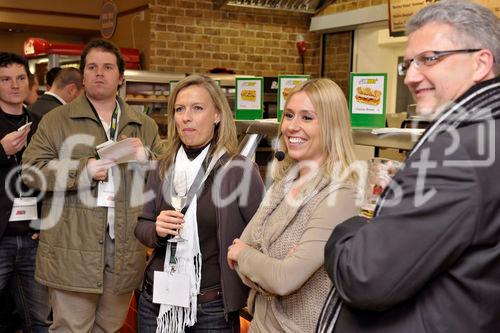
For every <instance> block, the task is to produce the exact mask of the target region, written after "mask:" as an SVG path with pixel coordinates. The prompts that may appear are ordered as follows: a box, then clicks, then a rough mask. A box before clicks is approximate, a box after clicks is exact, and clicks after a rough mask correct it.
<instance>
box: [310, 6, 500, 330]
mask: <svg viewBox="0 0 500 333" xmlns="http://www.w3.org/2000/svg"><path fill="white" fill-rule="evenodd" d="M407 32H408V45H407V49H406V53H405V58H404V59H405V60H404V62H403V63H402V64H401V65H400V68H399V69H400V73H401V74H406V78H405V83H406V85H407V86H408V88H409V89H410V91H411V92H412V94H413V96H414V98H415V100H416V103H417V111H418V112H419V113H420V114H425V115H427V116H429V117H430V119H432V122H431V125H430V127H429V128H428V129H427V131H426V132H425V133H424V134H423V136H422V137H421V139H420V140H419V142H418V143H417V144H416V146H415V147H414V148H413V150H412V151H411V153H410V155H409V157H408V159H407V161H406V162H405V165H404V167H403V168H402V169H401V170H400V171H399V172H398V173H397V174H396V175H395V177H394V179H393V180H392V182H391V183H390V184H389V186H388V188H387V189H386V190H385V192H384V193H383V194H382V197H381V199H380V200H379V202H378V206H377V208H376V211H375V217H374V219H373V220H372V221H371V222H370V223H366V222H365V221H363V219H361V218H353V219H350V220H347V221H345V222H344V223H342V224H340V225H339V226H338V227H337V228H336V229H335V230H334V232H333V234H332V236H331V238H330V239H329V241H328V244H327V246H326V248H325V265H326V268H327V270H328V273H329V275H330V277H331V278H332V280H333V281H334V284H335V286H336V288H337V293H338V295H339V296H340V299H341V300H342V301H343V305H342V306H341V307H340V312H338V311H337V310H338V307H337V308H336V309H335V308H334V309H330V310H331V311H330V314H328V313H324V316H323V321H322V322H320V327H319V331H320V332H327V331H335V332H343V333H345V332H347V333H349V332H356V333H362V332H380V333H382V332H383V333H413V332H415V333H417V332H418V333H421V332H447V333H448V332H453V333H460V332H463V333H479V332H483V333H486V332H488V333H491V332H500V315H499V314H500V302H499V300H500V265H499V261H500V242H499V235H500V211H499V207H500V188H499V187H498V183H497V180H498V179H499V177H500V158H497V156H500V139H498V138H496V135H498V134H496V133H500V79H499V78H498V73H499V67H498V61H499V60H500V25H499V20H498V18H497V17H495V15H494V14H493V13H492V12H491V11H489V10H488V9H486V8H484V7H481V6H479V5H477V4H473V3H471V2H468V1H457V0H454V1H448V0H444V1H440V2H438V3H436V4H433V5H430V6H428V7H425V8H423V9H422V10H421V11H419V12H418V13H417V14H416V15H415V16H413V17H412V18H411V19H410V20H409V21H408V23H407ZM495 60H496V61H497V62H495ZM333 299H335V297H333ZM327 308H328V307H326V308H325V309H327ZM328 318H330V319H328ZM335 321H336V322H335Z"/></svg>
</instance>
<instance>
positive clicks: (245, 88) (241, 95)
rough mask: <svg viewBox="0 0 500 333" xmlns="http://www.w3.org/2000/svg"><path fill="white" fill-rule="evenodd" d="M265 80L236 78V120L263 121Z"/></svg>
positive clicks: (259, 78)
mask: <svg viewBox="0 0 500 333" xmlns="http://www.w3.org/2000/svg"><path fill="white" fill-rule="evenodd" d="M263 96H264V78H262V77H252V78H247V77H246V78H240V77H237V78H236V98H235V101H236V107H235V110H236V111H235V113H236V119H242V120H253V119H262V104H263V103H262V100H263Z"/></svg>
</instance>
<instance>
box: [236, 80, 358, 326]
mask: <svg viewBox="0 0 500 333" xmlns="http://www.w3.org/2000/svg"><path fill="white" fill-rule="evenodd" d="M278 140H279V146H280V147H283V148H284V150H285V153H286V157H285V159H284V160H283V161H281V162H279V163H277V167H276V169H275V171H274V183H273V185H272V187H271V188H270V189H269V191H268V193H267V194H266V198H265V199H264V201H263V203H262V205H261V206H260V208H259V210H258V211H257V213H256V214H255V216H254V217H253V219H252V220H251V222H250V223H249V225H248V226H247V227H246V228H245V231H244V232H243V234H242V235H241V239H235V240H234V242H233V244H232V245H231V246H230V247H229V253H228V262H229V264H230V266H231V267H232V268H236V270H237V271H238V273H239V274H240V276H241V278H242V279H243V282H245V283H246V284H247V285H248V286H250V287H251V288H252V290H251V292H250V297H249V301H248V306H249V308H250V311H251V312H253V320H252V322H251V324H250V332H312V331H313V330H314V327H315V326H316V322H317V320H318V317H319V314H320V310H321V306H322V305H323V302H324V301H325V299H326V296H327V294H328V291H329V290H330V289H331V287H332V283H331V281H330V279H329V278H328V276H327V274H326V271H325V269H324V266H323V263H324V258H323V255H322V253H323V249H324V246H325V243H326V240H327V239H328V237H329V235H330V233H331V232H332V229H333V228H334V227H335V225H336V224H338V223H339V222H341V221H343V220H345V219H346V218H349V217H351V216H353V215H356V214H357V212H358V209H357V207H356V204H355V201H356V197H357V194H356V189H355V181H356V179H357V177H356V175H355V174H353V173H349V165H350V164H351V163H352V162H353V161H354V159H355V157H354V151H353V141H352V135H351V126H350V121H349V111H348V108H347V101H346V98H345V96H344V94H343V93H342V90H341V89H340V87H339V86H338V85H337V84H336V83H334V82H333V81H331V80H329V79H315V80H310V81H307V82H305V83H303V84H302V85H300V86H298V87H297V88H295V89H294V90H292V91H291V92H290V95H289V96H288V98H287V100H286V103H285V108H284V113H283V119H282V121H281V125H280V133H279V136H278Z"/></svg>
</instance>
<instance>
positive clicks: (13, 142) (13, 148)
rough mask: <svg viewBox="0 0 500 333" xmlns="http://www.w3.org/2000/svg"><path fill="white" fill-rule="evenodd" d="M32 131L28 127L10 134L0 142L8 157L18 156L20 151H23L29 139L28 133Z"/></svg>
mask: <svg viewBox="0 0 500 333" xmlns="http://www.w3.org/2000/svg"><path fill="white" fill-rule="evenodd" d="M29 131H30V129H29V127H26V128H25V129H23V130H22V131H14V132H10V133H9V134H7V135H6V136H4V137H3V138H2V140H0V143H1V144H2V147H3V150H5V154H6V155H7V156H11V155H14V154H16V153H17V152H18V151H20V150H21V149H23V147H24V146H25V144H26V140H27V139H28V133H29Z"/></svg>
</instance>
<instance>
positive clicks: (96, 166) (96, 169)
mask: <svg viewBox="0 0 500 333" xmlns="http://www.w3.org/2000/svg"><path fill="white" fill-rule="evenodd" d="M115 165H116V163H115V162H114V161H110V160H106V159H103V160H96V159H95V158H91V159H89V160H88V161H87V172H88V174H89V177H90V178H92V179H94V180H97V181H100V180H102V181H104V180H106V178H108V169H109V168H111V167H113V166H115Z"/></svg>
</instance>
